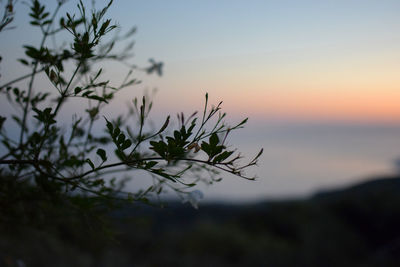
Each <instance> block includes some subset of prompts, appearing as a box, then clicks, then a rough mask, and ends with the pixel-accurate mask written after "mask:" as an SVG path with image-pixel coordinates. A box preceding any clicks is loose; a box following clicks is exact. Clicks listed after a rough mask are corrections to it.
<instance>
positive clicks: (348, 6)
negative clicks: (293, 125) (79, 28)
mask: <svg viewBox="0 0 400 267" xmlns="http://www.w3.org/2000/svg"><path fill="white" fill-rule="evenodd" d="M399 14H400V2H399V1H351V0H345V1H344V0H343V1H231V0H229V1H228V0H226V1H119V2H117V3H116V4H115V5H114V7H113V8H112V11H111V16H112V17H115V18H116V20H117V22H118V23H119V24H120V25H121V26H126V25H132V24H134V25H137V26H138V34H137V36H136V40H137V45H136V48H135V51H136V54H137V55H138V56H137V61H138V62H143V63H145V62H146V60H147V58H149V57H154V58H155V59H158V60H162V61H164V62H165V76H164V77H163V78H162V79H159V80H157V81H155V82H154V84H155V85H156V86H157V87H159V89H160V91H159V93H158V95H157V97H156V100H157V99H159V100H160V101H159V105H162V107H164V108H165V109H166V110H170V109H171V107H182V108H183V109H188V110H190V108H192V107H198V106H199V102H201V99H202V97H203V95H204V93H205V92H209V93H210V95H211V96H212V98H213V99H215V101H218V100H220V99H221V100H224V104H225V108H226V109H227V111H228V112H230V113H231V114H232V113H233V114H235V115H242V114H246V115H249V116H253V117H256V118H289V119H312V120H313V119H316V120H321V119H322V120H325V119H334V120H361V121H389V122H390V121H398V120H399V118H400V105H399V100H400V33H399V29H400V16H399ZM177 96H179V97H177ZM183 97H184V98H185V101H182V98H183ZM161 100H162V101H161Z"/></svg>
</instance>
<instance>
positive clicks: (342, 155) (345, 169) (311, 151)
mask: <svg viewBox="0 0 400 267" xmlns="http://www.w3.org/2000/svg"><path fill="white" fill-rule="evenodd" d="M230 140H231V144H235V145H237V146H238V147H239V151H243V152H244V154H245V156H246V158H248V159H250V157H251V156H252V155H255V154H256V153H257V151H258V149H259V148H261V147H263V148H264V154H263V156H262V157H261V159H260V162H259V167H256V168H253V169H252V170H251V171H250V172H249V174H256V175H257V176H258V179H257V181H254V182H251V181H246V180H242V179H240V178H237V177H234V176H231V175H223V178H224V179H223V181H222V182H220V183H217V184H214V185H213V186H210V187H207V186H204V187H202V191H203V192H204V193H205V200H206V201H223V202H232V203H237V202H248V201H258V200H264V199H280V198H288V197H289V198H298V197H307V196H310V195H311V194H313V193H315V192H317V191H319V190H326V189H333V188H337V187H343V186H347V185H351V184H354V183H357V182H361V181H364V180H368V179H372V178H374V177H375V176H379V175H387V174H394V173H397V172H399V171H400V167H399V166H397V167H398V169H396V161H397V160H398V159H399V158H400V126H397V125H385V124H379V123H377V124H362V123H354V124H352V123H339V122H335V123H332V122H329V123H327V122H326V123H325V122H319V123H318V122H310V123H304V122H303V123H300V122H286V123H282V122H279V123H278V122H255V121H253V122H250V123H249V124H248V125H247V127H245V129H242V130H240V131H238V132H236V133H233V134H232V138H231V139H230Z"/></svg>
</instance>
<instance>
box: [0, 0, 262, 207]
mask: <svg viewBox="0 0 400 267" xmlns="http://www.w3.org/2000/svg"><path fill="white" fill-rule="evenodd" d="M64 3H65V0H58V1H57V6H56V8H55V10H54V11H53V12H49V11H48V9H47V7H46V6H45V5H44V4H42V3H40V2H39V1H38V0H32V1H31V2H30V13H29V16H30V18H31V20H30V24H31V26H32V27H36V28H38V29H39V30H40V31H41V33H42V37H41V42H40V44H39V45H38V46H35V45H32V44H28V45H24V46H23V47H24V50H25V56H24V57H23V58H20V59H18V61H19V62H20V63H21V64H22V65H24V66H25V67H28V68H29V69H30V72H29V73H28V74H26V75H22V76H21V77H19V78H16V79H14V80H12V81H6V82H2V83H1V85H0V93H1V94H2V95H3V97H7V99H8V101H9V102H10V103H11V104H12V105H14V106H15V107H16V108H17V109H18V110H19V111H20V113H18V114H19V115H6V116H1V117H0V135H1V143H2V145H3V148H2V151H3V152H4V153H3V155H2V156H1V157H0V164H2V168H1V175H2V176H1V179H2V185H1V186H0V189H1V190H2V191H3V192H6V191H7V190H9V191H7V194H12V192H11V191H10V188H13V190H17V191H18V190H22V189H23V188H26V185H29V186H31V187H32V186H33V187H34V188H36V189H38V190H39V191H40V192H45V193H46V194H49V195H51V196H54V198H62V199H64V198H69V197H70V198H75V200H76V199H79V201H75V202H74V201H72V202H73V203H74V204H76V203H81V204H82V203H83V202H82V199H85V198H87V199H88V200H90V201H95V199H102V200H116V199H124V200H130V201H144V202H147V201H148V197H149V196H151V195H154V196H157V195H159V194H161V193H162V192H163V190H164V189H165V188H169V190H172V191H174V192H176V193H177V194H178V195H179V196H181V197H182V198H183V199H184V198H185V196H186V195H188V194H189V195H188V197H190V202H191V203H194V201H193V196H199V195H200V194H198V193H194V194H193V193H191V192H193V191H191V189H190V188H191V187H193V186H195V185H196V184H197V183H198V182H200V181H204V182H207V183H212V182H214V181H218V179H217V178H216V177H218V176H217V175H216V174H217V173H218V172H217V171H226V172H229V173H231V174H234V175H236V176H239V177H241V178H245V179H249V180H253V179H254V177H247V176H245V174H244V173H243V170H244V169H246V168H247V167H249V166H252V165H255V164H256V163H257V160H258V158H259V156H260V155H261V153H262V150H261V151H260V152H259V153H258V154H257V155H256V157H255V158H254V159H252V160H250V161H249V162H248V163H246V164H240V163H239V160H240V159H241V156H240V154H239V153H237V152H236V151H235V150H234V149H230V148H228V146H227V144H226V142H227V137H228V136H229V134H230V133H231V132H232V131H234V130H237V129H239V128H242V127H243V125H244V124H245V123H246V121H247V119H245V120H243V121H241V122H240V123H238V124H236V125H234V126H228V125H227V124H225V122H224V119H225V116H226V114H225V113H222V112H221V103H222V102H221V103H219V104H218V105H216V106H211V107H210V106H209V99H208V95H207V94H206V97H205V105H204V109H203V111H202V112H201V113H200V116H197V113H193V114H192V115H191V116H188V117H185V116H184V114H183V113H180V114H179V115H178V124H177V125H178V126H177V127H176V128H175V129H170V128H171V127H170V124H169V122H170V117H169V116H168V117H167V118H166V120H165V122H164V124H163V125H160V127H159V128H158V129H156V130H151V129H150V128H151V127H148V126H147V124H148V118H149V113H150V110H151V108H152V105H153V103H152V102H151V101H150V100H149V99H148V97H143V98H141V99H140V100H138V98H135V99H134V100H133V101H132V103H131V105H132V106H131V109H130V110H129V112H128V114H127V115H125V116H119V117H118V118H116V119H110V118H106V117H105V116H103V115H102V110H103V108H104V107H105V106H106V105H108V104H111V101H112V100H113V98H114V96H115V94H116V93H118V92H119V91H120V90H121V89H123V88H126V87H132V86H135V85H136V84H138V83H139V82H140V81H139V80H138V79H136V78H133V77H132V73H133V70H138V71H144V72H145V73H147V74H152V73H156V74H158V75H161V74H162V66H163V65H162V63H161V62H156V61H155V60H153V59H151V60H149V62H150V64H151V65H150V66H148V67H143V68H140V67H137V66H133V65H132V64H129V62H128V59H129V58H130V56H131V48H132V45H131V44H129V45H128V46H127V48H126V49H125V50H123V51H118V52H116V53H114V52H113V51H114V50H113V48H114V47H115V45H116V44H118V43H121V42H125V41H127V40H130V38H131V36H132V34H134V32H135V29H134V28H133V29H132V30H130V31H129V32H128V33H126V34H125V35H121V34H117V35H115V36H114V37H113V38H111V39H107V40H105V39H104V37H105V36H107V35H108V33H110V32H111V31H113V30H114V29H115V28H116V25H114V24H113V23H112V21H111V20H110V19H107V18H106V17H105V16H106V13H107V10H108V9H109V7H110V5H111V4H112V1H110V2H109V4H108V5H107V6H106V7H104V8H103V9H101V10H98V11H96V10H94V9H93V10H92V11H90V12H88V11H87V8H86V6H85V4H83V2H82V1H80V2H79V3H78V4H77V8H78V13H77V14H75V15H73V14H70V13H66V15H64V16H61V17H60V16H59V13H60V10H61V8H62V7H63V5H64ZM13 5H14V2H13V1H8V2H7V5H6V6H5V12H4V14H5V15H4V18H3V20H2V21H1V23H0V31H1V30H5V29H6V28H7V27H9V26H10V22H11V21H12V18H13V12H14V10H13ZM6 26H7V27H6ZM65 31H67V32H68V33H69V34H70V36H71V37H72V41H71V42H70V44H69V45H64V46H62V47H50V46H48V45H47V41H48V39H49V38H50V37H51V38H58V36H59V34H60V33H61V32H65ZM106 60H114V61H117V62H121V63H124V64H125V65H127V66H128V74H127V75H126V78H125V79H124V80H123V82H122V85H120V86H113V85H112V84H111V82H110V81H107V80H102V70H103V68H97V66H99V65H102V66H105V64H106V63H105V61H106ZM71 65H72V66H73V68H72V69H71ZM43 75H45V77H47V79H48V80H49V81H50V82H51V85H52V87H53V88H52V91H36V90H34V84H35V81H36V80H37V77H38V76H43ZM4 78H5V77H2V80H3V81H4ZM22 82H23V83H22ZM25 82H26V84H27V86H25V87H24V86H22V85H23V84H24V83H25ZM50 98H52V99H50ZM77 98H82V99H86V100H87V101H88V106H87V108H86V109H85V111H84V113H83V114H81V115H80V116H77V117H75V118H74V119H73V122H72V125H69V127H67V129H68V130H65V127H66V125H65V123H66V122H65V121H62V120H61V119H60V118H59V117H60V114H61V113H62V109H63V106H64V105H65V103H66V102H67V101H74V100H75V99H77ZM12 121H13V122H12ZM13 123H14V124H16V125H17V127H18V135H17V136H13V135H12V134H10V129H12V127H14V126H13ZM95 124H104V126H105V131H104V132H103V133H99V132H98V131H97V132H96V131H94V130H93V129H94V125H95ZM132 125H134V127H131V126H132ZM12 132H15V131H14V130H13V131H12ZM132 170H143V171H145V172H147V173H149V174H150V175H151V177H150V178H149V179H152V182H153V185H151V186H149V187H148V188H147V189H143V190H140V189H138V190H137V191H136V192H125V191H123V189H124V188H123V185H124V183H123V181H125V180H124V179H121V178H118V177H120V176H119V173H121V172H124V173H129V172H130V171H132ZM10 177H12V180H13V181H10ZM118 181H120V182H118ZM121 181H122V182H121ZM10 184H12V186H10ZM39 191H38V192H39ZM3 192H2V193H3ZM196 192H197V191H196ZM7 194H5V195H4V196H7ZM47 200H49V199H47ZM85 205H86V204H85ZM194 205H196V203H194Z"/></svg>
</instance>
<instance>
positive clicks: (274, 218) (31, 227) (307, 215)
mask: <svg viewBox="0 0 400 267" xmlns="http://www.w3.org/2000/svg"><path fill="white" fill-rule="evenodd" d="M3 186H4V184H3ZM27 194H29V192H28V193H27ZM16 195H17V194H16ZM24 199H28V198H27V197H26V196H24ZM14 201H17V200H16V199H15V200H14ZM76 201H78V200H76ZM62 202H63V200H62V199H58V200H52V201H51V202H49V201H47V200H37V199H32V200H30V201H29V202H27V203H19V204H18V205H19V206H18V207H17V206H15V205H14V206H13V203H11V202H9V203H5V204H6V205H8V206H7V207H9V208H8V209H7V207H5V206H4V205H3V206H2V207H1V208H2V212H3V213H4V212H7V214H8V220H6V221H5V220H2V224H1V238H0V266H399V265H398V264H399V263H400V230H399V229H400V228H399V225H400V178H399V177H389V178H388V177H382V178H380V179H376V180H373V181H370V182H366V183H362V184H359V185H356V186H352V187H349V188H346V189H343V190H335V191H329V192H323V193H318V194H316V195H314V196H313V197H311V198H309V199H307V200H290V201H279V202H272V201H267V202H262V203H257V204H253V205H239V206H233V205H220V204H213V205H203V206H201V207H200V209H199V210H195V209H193V208H192V207H189V206H184V205H182V204H180V203H169V204H168V207H167V208H160V207H150V206H140V207H139V206H137V205H133V206H125V207H121V208H120V209H118V211H115V210H113V211H112V213H111V216H108V215H104V214H110V213H107V209H106V208H105V207H102V208H101V209H100V208H96V207H93V209H92V210H94V211H96V212H97V215H96V216H94V217H91V214H88V213H87V212H86V213H85V214H82V213H80V212H75V211H74V210H69V209H68V208H65V207H66V205H65V203H63V205H61V204H60V203H62ZM50 203H51V204H50ZM2 204H4V202H2ZM100 206H101V205H100ZM10 207H13V210H11V208H10ZM61 207H64V208H61ZM18 209H19V210H18ZM39 210H46V212H44V213H43V212H42V213H41V212H39ZM101 210H102V211H103V216H102V217H100V216H98V212H101ZM86 211H87V209H86ZM3 215H4V214H3ZM22 215H23V216H22ZM13 216H14V217H13ZM10 218H14V219H15V220H12V219H10ZM17 218H18V221H17V220H16V219H17ZM107 218H109V219H108V223H107ZM3 219H4V217H3Z"/></svg>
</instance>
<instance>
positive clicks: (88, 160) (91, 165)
mask: <svg viewBox="0 0 400 267" xmlns="http://www.w3.org/2000/svg"><path fill="white" fill-rule="evenodd" d="M85 161H86V163H88V164H89V165H90V167H92V169H93V170H94V169H95V167H94V164H93V162H92V161H91V160H90V159H86V160H85Z"/></svg>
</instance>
